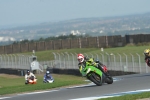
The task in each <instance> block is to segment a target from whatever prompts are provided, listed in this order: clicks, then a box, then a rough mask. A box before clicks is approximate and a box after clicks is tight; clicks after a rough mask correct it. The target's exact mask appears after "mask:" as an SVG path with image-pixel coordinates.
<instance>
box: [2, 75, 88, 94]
mask: <svg viewBox="0 0 150 100" xmlns="http://www.w3.org/2000/svg"><path fill="white" fill-rule="evenodd" d="M36 76H37V78H38V81H37V84H34V85H30V84H29V85H25V84H24V82H25V80H24V77H23V76H14V75H0V80H1V82H0V95H5V94H12V93H21V92H28V91H30V92H31V91H37V90H46V89H52V88H58V87H63V86H69V85H70V86H71V85H76V84H84V83H87V82H86V81H84V80H85V78H83V77H80V76H74V75H57V74H52V76H53V77H54V79H55V81H54V83H51V84H50V83H43V75H36Z"/></svg>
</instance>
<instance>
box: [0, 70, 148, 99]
mask: <svg viewBox="0 0 150 100" xmlns="http://www.w3.org/2000/svg"><path fill="white" fill-rule="evenodd" d="M113 79H114V83H113V84H103V85H102V86H96V85H95V84H93V83H90V84H86V85H80V86H74V87H67V88H59V89H54V90H49V91H48V90H47V91H39V92H31V93H24V94H16V95H12V96H7V97H0V100H94V99H98V98H103V97H111V96H118V95H124V94H129V93H130V94H134V93H139V92H142V91H144V90H145V91H150V85H149V83H150V73H147V74H133V75H125V76H115V77H113Z"/></svg>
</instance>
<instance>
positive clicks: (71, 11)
mask: <svg viewBox="0 0 150 100" xmlns="http://www.w3.org/2000/svg"><path fill="white" fill-rule="evenodd" d="M146 12H150V0H0V28H1V27H3V26H13V25H14V26H15V25H26V24H33V23H40V22H51V21H62V20H69V19H76V18H89V17H106V16H120V15H129V14H137V13H146Z"/></svg>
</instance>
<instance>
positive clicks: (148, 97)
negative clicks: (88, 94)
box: [98, 92, 150, 100]
mask: <svg viewBox="0 0 150 100" xmlns="http://www.w3.org/2000/svg"><path fill="white" fill-rule="evenodd" d="M143 98H145V99H143ZM141 99H143V100H150V92H143V93H139V94H128V95H124V96H118V97H110V98H103V99H98V100H141Z"/></svg>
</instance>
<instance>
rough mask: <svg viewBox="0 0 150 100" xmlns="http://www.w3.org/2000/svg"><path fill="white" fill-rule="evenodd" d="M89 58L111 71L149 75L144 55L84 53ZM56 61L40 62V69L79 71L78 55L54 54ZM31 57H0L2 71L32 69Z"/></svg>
mask: <svg viewBox="0 0 150 100" xmlns="http://www.w3.org/2000/svg"><path fill="white" fill-rule="evenodd" d="M83 54H84V55H85V56H87V57H92V58H94V59H95V60H100V61H101V62H102V63H103V64H104V65H106V66H107V67H108V69H109V70H114V71H122V72H135V73H148V72H150V67H148V66H147V65H146V63H145V61H144V55H143V54H138V53H135V54H131V53H129V54H126V53H107V52H100V53H83ZM53 55H54V60H51V61H39V67H40V69H41V70H43V71H45V70H46V69H47V68H48V67H49V68H50V69H53V68H58V69H78V61H77V53H68V52H62V53H55V52H53ZM32 58H33V57H32V56H31V55H19V54H8V55H7V54H4V55H0V69H1V68H6V69H7V68H9V69H30V67H31V62H32Z"/></svg>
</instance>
